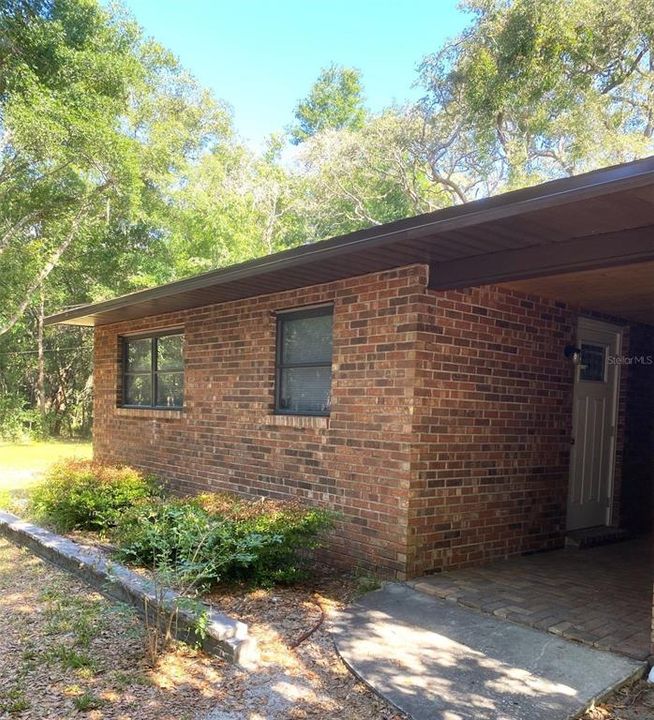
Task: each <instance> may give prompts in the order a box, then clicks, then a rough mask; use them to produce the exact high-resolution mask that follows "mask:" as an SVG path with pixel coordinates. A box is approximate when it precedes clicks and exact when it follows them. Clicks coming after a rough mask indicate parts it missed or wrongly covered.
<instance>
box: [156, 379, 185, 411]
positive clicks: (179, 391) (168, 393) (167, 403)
mask: <svg viewBox="0 0 654 720" xmlns="http://www.w3.org/2000/svg"><path fill="white" fill-rule="evenodd" d="M183 403H184V373H181V372H160V373H158V374H157V407H181V406H182V405H183Z"/></svg>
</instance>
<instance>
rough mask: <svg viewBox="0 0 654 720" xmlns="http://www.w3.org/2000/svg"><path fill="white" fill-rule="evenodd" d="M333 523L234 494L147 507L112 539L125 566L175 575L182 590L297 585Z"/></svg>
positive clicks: (318, 514)
mask: <svg viewBox="0 0 654 720" xmlns="http://www.w3.org/2000/svg"><path fill="white" fill-rule="evenodd" d="M331 522H332V518H331V515H330V514H329V513H327V512H326V511H324V510H318V509H312V508H306V507H302V506H300V505H297V504H291V503H281V502H274V501H267V500H266V501H257V502H253V501H247V500H243V499H241V498H237V497H235V496H231V495H202V496H199V497H195V498H184V499H172V500H171V499H168V500H163V499H155V500H149V501H143V502H140V503H138V504H137V505H135V506H133V507H132V508H130V509H128V510H127V511H126V512H125V513H123V514H122V515H121V517H120V518H119V520H118V524H117V526H116V529H115V532H114V536H115V538H116V540H117V544H118V546H119V556H120V558H121V559H122V560H124V561H126V562H131V563H136V564H140V565H145V566H147V567H154V568H156V569H158V570H161V569H164V570H166V571H167V572H171V571H172V572H173V573H174V574H175V576H176V578H177V579H178V581H179V582H180V583H182V584H185V585H190V584H192V585H194V586H196V587H197V586H203V587H207V586H210V585H213V584H215V583H217V582H221V581H223V582H225V581H234V580H246V581H248V582H252V583H254V584H257V585H270V584H273V583H278V582H293V581H295V580H297V579H299V578H300V577H302V575H303V574H304V572H305V563H304V559H305V558H303V555H304V551H305V550H307V549H311V548H315V547H317V546H318V545H319V543H320V540H321V536H322V534H323V532H324V531H325V530H327V529H328V528H329V527H330V525H331Z"/></svg>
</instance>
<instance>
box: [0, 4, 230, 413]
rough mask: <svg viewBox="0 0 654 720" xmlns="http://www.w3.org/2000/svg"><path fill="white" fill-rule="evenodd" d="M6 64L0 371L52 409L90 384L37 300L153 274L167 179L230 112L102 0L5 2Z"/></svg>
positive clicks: (1, 92) (107, 290)
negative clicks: (54, 362)
mask: <svg viewBox="0 0 654 720" xmlns="http://www.w3.org/2000/svg"><path fill="white" fill-rule="evenodd" d="M0 70H1V72H0V355H2V356H3V357H4V362H3V363H2V364H1V365H0V372H2V373H3V377H0V385H7V387H12V391H11V396H12V397H14V396H16V393H17V388H18V389H19V390H18V396H19V397H22V398H23V402H24V403H25V406H26V407H30V406H32V405H33V403H34V400H35V391H34V390H35V387H36V386H39V388H40V395H41V397H40V403H41V409H42V410H44V411H45V413H46V414H47V413H48V412H49V410H50V409H53V411H54V412H55V414H57V413H59V412H60V410H61V408H62V407H64V406H67V407H69V408H70V405H71V403H70V397H72V395H71V394H70V393H69V392H68V391H69V390H71V387H72V386H71V383H72V384H73V386H74V385H75V384H76V383H80V382H81V383H82V385H83V386H84V387H87V380H88V378H89V375H90V361H89V355H88V353H87V350H88V346H87V344H86V343H82V342H80V341H79V338H77V339H76V341H75V342H74V343H68V344H66V343H65V342H63V341H62V342H60V338H62V337H65V336H66V332H65V331H58V330H52V331H49V332H48V333H42V332H41V329H42V324H41V318H42V315H43V312H47V311H48V310H49V309H55V308H57V309H58V308H60V307H62V306H66V305H70V304H77V303H82V302H88V301H91V300H96V299H101V298H103V297H106V296H108V295H114V294H115V293H116V292H121V291H126V290H130V289H133V288H134V287H137V286H138V285H139V279H140V278H142V277H143V276H144V275H145V276H146V277H147V280H146V282H151V280H152V275H150V274H148V271H149V269H150V266H153V265H157V263H156V262H153V258H154V257H157V258H158V257H159V256H160V255H161V253H162V248H163V247H164V241H165V223H164V222H163V220H164V218H165V215H166V211H167V207H168V201H169V196H170V192H171V189H173V188H174V187H175V186H176V183H178V182H179V181H180V178H181V176H182V173H183V171H184V169H185V168H186V167H187V166H188V164H189V163H190V162H193V161H194V160H196V159H197V157H198V156H199V155H200V154H201V153H202V152H204V151H205V150H206V149H210V148H211V147H214V146H216V145H218V144H220V143H221V142H226V143H227V142H231V128H230V118H229V115H228V113H227V112H226V111H225V109H224V108H223V107H222V106H220V105H219V104H217V103H216V102H215V101H214V100H213V99H212V98H211V97H210V96H209V95H208V94H207V93H206V92H204V91H202V90H201V89H200V88H199V87H198V86H197V84H196V83H195V81H194V80H193V79H192V78H190V77H189V76H188V75H187V74H186V73H185V72H184V71H183V70H182V69H181V68H180V66H179V64H178V63H177V61H176V60H175V59H174V58H173V57H172V55H171V54H170V53H168V52H167V51H165V50H163V49H162V48H161V47H160V46H158V45H157V44H156V43H154V42H151V41H146V40H144V39H143V38H142V35H141V32H140V29H139V28H138V27H137V26H136V25H135V24H134V23H133V22H132V21H131V20H130V19H129V18H128V17H126V16H125V15H123V14H122V13H120V12H118V11H109V10H105V9H103V8H102V7H101V6H100V4H99V3H98V2H96V0H14V1H13V2H10V3H3V4H2V6H0ZM160 265H161V263H158V266H160ZM154 280H155V281H157V280H159V278H158V277H156V276H155V277H154ZM42 294H44V295H45V304H44V307H43V308H41V303H40V298H41V295H42ZM68 337H70V333H68ZM28 344H29V347H28ZM37 346H38V349H37ZM59 346H61V347H62V353H63V355H62V354H60V353H59V350H58V348H59ZM69 346H71V347H72V348H73V349H72V350H70V351H69V349H68V348H69ZM17 347H18V348H21V349H20V350H17V349H16V348H17ZM39 351H40V352H39ZM30 353H33V356H32V355H30ZM71 353H72V354H71ZM75 353H77V354H75ZM80 353H82V354H80ZM37 354H38V355H40V362H39V367H38V368H37V372H36V373H35V372H34V366H33V363H32V360H33V358H34V357H36V356H37ZM51 357H58V358H59V365H58V369H57V372H56V373H55V374H54V375H53V374H52V373H51V372H50V370H49V369H48V368H49V365H48V363H49V359H50V358H51ZM80 362H81V365H80ZM81 366H85V367H86V370H85V371H83V372H82V373H81V375H80V367H81ZM66 368H75V369H76V372H75V373H74V376H73V372H72V370H70V372H69V371H67V370H66ZM62 383H63V386H62ZM21 388H22V389H21ZM44 394H45V395H47V397H45V398H44V397H43V395H44ZM65 395H67V396H68V398H69V400H68V402H67V403H63V402H62V401H61V398H62V397H63V396H65ZM87 395H88V393H87ZM17 402H18V406H16V405H14V406H13V407H14V410H15V409H16V408H18V410H20V409H21V408H20V400H19V399H17ZM2 412H4V410H3V411H2ZM1 423H2V418H0V424H1Z"/></svg>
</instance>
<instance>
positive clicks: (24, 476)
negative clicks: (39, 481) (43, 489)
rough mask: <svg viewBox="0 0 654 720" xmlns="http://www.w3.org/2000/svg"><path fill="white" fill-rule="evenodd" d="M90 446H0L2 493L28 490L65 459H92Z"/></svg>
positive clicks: (58, 444) (47, 444)
mask: <svg viewBox="0 0 654 720" xmlns="http://www.w3.org/2000/svg"><path fill="white" fill-rule="evenodd" d="M92 454H93V450H92V446H91V443H90V442H72V441H71V442H67V441H57V442H55V441H52V442H30V443H3V442H0V490H17V489H20V488H24V487H28V486H29V485H30V484H32V483H33V482H34V479H35V476H38V475H39V474H40V473H42V472H43V471H44V470H46V469H47V468H48V467H49V466H50V465H52V464H53V463H55V462H58V461H59V460H63V459H64V458H78V459H90V458H91V456H92Z"/></svg>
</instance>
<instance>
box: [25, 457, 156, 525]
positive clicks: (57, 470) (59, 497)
mask: <svg viewBox="0 0 654 720" xmlns="http://www.w3.org/2000/svg"><path fill="white" fill-rule="evenodd" d="M158 493H159V488H158V487H157V486H156V484H155V482H154V480H153V479H152V478H151V477H148V476H145V475H143V474H142V473H140V472H139V471H138V470H135V469H134V468H130V467H126V466H114V465H101V464H99V463H94V462H91V461H88V460H68V461H64V462H60V463H57V464H55V465H53V466H52V467H51V468H50V470H49V471H48V472H47V473H46V475H45V478H44V479H43V480H42V481H41V482H40V483H39V484H38V485H36V486H35V487H34V488H33V489H32V490H31V492H30V499H29V511H30V514H31V515H34V516H36V517H37V518H40V519H43V520H45V521H47V522H49V523H50V524H51V525H53V526H54V527H55V528H56V529H57V530H59V531H61V532H68V531H70V530H96V531H106V530H108V529H109V528H111V527H113V526H114V525H115V524H116V522H117V519H118V518H119V516H120V514H121V513H122V512H123V511H125V510H126V509H127V508H129V507H131V506H132V505H134V503H135V502H137V501H140V500H144V499H146V498H151V497H153V496H155V495H157V494H158Z"/></svg>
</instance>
